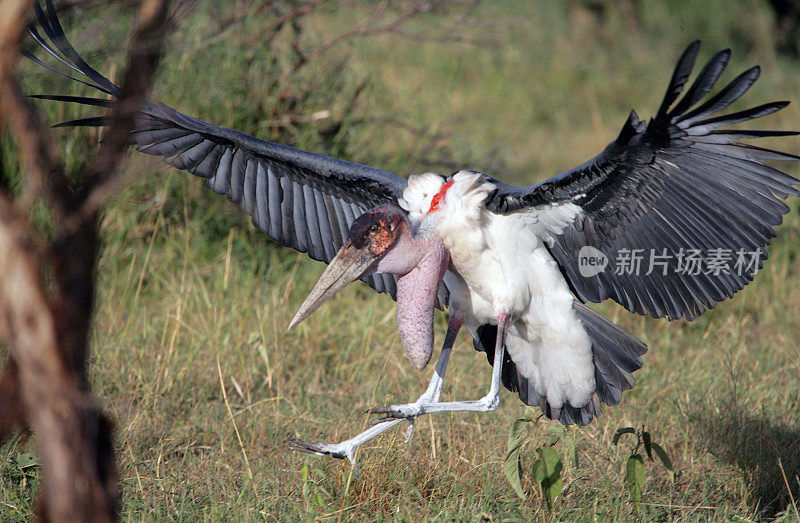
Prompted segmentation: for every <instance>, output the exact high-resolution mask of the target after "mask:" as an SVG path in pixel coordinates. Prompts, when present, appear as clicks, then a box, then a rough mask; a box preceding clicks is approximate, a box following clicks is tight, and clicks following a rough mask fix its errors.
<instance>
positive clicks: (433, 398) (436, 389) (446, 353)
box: [368, 315, 464, 443]
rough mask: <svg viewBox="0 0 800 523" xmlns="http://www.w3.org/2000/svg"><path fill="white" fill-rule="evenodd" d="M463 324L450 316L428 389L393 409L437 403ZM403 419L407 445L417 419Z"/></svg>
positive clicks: (377, 422) (384, 420)
mask: <svg viewBox="0 0 800 523" xmlns="http://www.w3.org/2000/svg"><path fill="white" fill-rule="evenodd" d="M463 324H464V320H462V319H461V318H458V317H457V316H456V315H451V316H450V318H449V320H448V322H447V334H446V335H445V338H444V344H443V345H442V352H441V353H440V354H439V360H438V361H437V362H436V369H435V370H434V372H433V375H432V376H431V381H430V382H429V383H428V388H427V389H426V390H425V392H423V393H422V395H421V396H420V397H419V398H417V401H415V402H414V403H407V404H403V405H394V406H395V407H406V408H413V406H416V405H422V404H427V403H438V402H439V396H441V394H442V385H443V384H444V374H445V371H446V370H447V363H448V362H449V361H450V352H451V351H452V349H453V345H455V342H456V336H458V331H459V330H460V329H461V326H462V325H463ZM368 412H369V413H370V414H375V413H376V409H370V410H369V411H368ZM391 419H395V418H380V419H376V420H374V421H373V424H379V423H385V422H386V421H387V420H391ZM405 419H406V420H407V421H408V428H407V429H406V435H405V439H406V443H408V442H409V440H410V439H411V435H412V434H413V432H414V422H415V421H416V420H417V418H416V417H412V418H405Z"/></svg>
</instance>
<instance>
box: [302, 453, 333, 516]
mask: <svg viewBox="0 0 800 523" xmlns="http://www.w3.org/2000/svg"><path fill="white" fill-rule="evenodd" d="M300 475H301V476H302V479H303V499H304V500H305V502H306V509H307V510H308V511H309V512H313V511H314V509H315V508H321V507H324V506H325V504H326V503H327V502H328V501H329V500H330V499H331V493H330V492H328V490H327V489H325V487H323V486H322V484H321V482H320V481H319V480H317V479H315V478H314V476H318V475H322V471H321V470H319V469H318V468H316V467H315V468H314V469H313V470H312V469H310V468H309V466H308V463H305V464H303V467H302V468H301V469H300Z"/></svg>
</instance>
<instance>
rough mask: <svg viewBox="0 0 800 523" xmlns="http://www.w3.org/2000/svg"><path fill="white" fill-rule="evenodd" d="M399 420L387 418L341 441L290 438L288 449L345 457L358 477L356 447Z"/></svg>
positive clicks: (339, 457)
mask: <svg viewBox="0 0 800 523" xmlns="http://www.w3.org/2000/svg"><path fill="white" fill-rule="evenodd" d="M401 421H403V420H402V419H387V420H385V421H383V422H382V423H379V424H377V425H373V426H372V427H370V428H368V429H367V430H365V431H364V432H362V433H360V434H357V435H356V436H354V437H352V438H350V439H348V440H345V441H342V442H341V443H315V442H313V441H305V440H302V439H295V438H292V439H290V440H289V442H290V443H291V445H290V446H289V449H290V450H296V451H298V452H307V453H309V454H316V455H317V456H330V457H332V458H338V459H344V458H347V460H348V461H350V463H351V464H352V466H353V470H354V471H355V474H356V477H358V466H357V465H356V449H358V446H359V445H361V444H362V443H365V442H367V441H369V440H371V439H372V438H374V437H375V436H377V435H378V434H380V433H382V432H384V431H387V430H389V429H390V428H392V427H394V426H395V425H397V424H398V423H400V422H401Z"/></svg>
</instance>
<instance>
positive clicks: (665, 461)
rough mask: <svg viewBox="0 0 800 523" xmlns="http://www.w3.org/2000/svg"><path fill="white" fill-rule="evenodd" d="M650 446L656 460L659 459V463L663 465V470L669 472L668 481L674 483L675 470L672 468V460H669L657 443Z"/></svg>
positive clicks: (665, 452)
mask: <svg viewBox="0 0 800 523" xmlns="http://www.w3.org/2000/svg"><path fill="white" fill-rule="evenodd" d="M651 446H652V447H653V451H654V452H655V453H656V456H658V459H660V460H661V463H662V464H663V465H664V468H665V469H667V471H669V477H670V479H671V480H672V481H675V469H673V468H672V460H671V459H669V456H667V451H666V450H664V449H663V448H662V447H661V445H659V444H658V443H652V444H651Z"/></svg>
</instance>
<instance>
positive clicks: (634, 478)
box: [625, 453, 644, 503]
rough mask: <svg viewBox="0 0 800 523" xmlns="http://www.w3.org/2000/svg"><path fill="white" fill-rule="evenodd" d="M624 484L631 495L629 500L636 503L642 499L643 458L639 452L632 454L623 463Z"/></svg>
mask: <svg viewBox="0 0 800 523" xmlns="http://www.w3.org/2000/svg"><path fill="white" fill-rule="evenodd" d="M625 486H626V487H627V488H628V493H629V494H630V495H631V501H633V502H635V503H638V502H639V501H641V500H642V488H643V487H644V460H643V459H642V456H641V455H640V454H638V453H637V454H633V455H632V456H631V457H629V458H628V463H627V464H626V465H625Z"/></svg>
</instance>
